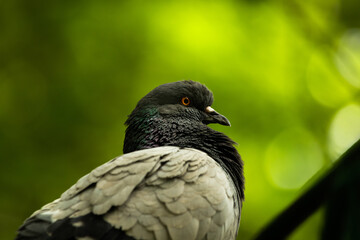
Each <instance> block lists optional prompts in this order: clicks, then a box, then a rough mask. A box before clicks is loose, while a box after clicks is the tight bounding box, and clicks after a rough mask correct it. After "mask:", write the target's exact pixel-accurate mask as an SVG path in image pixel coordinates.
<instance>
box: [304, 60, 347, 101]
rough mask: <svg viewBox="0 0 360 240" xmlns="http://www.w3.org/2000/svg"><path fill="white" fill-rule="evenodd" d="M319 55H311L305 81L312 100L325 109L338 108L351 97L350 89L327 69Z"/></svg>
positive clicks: (331, 69)
mask: <svg viewBox="0 0 360 240" xmlns="http://www.w3.org/2000/svg"><path fill="white" fill-rule="evenodd" d="M329 65H330V66H331V64H329V62H327V59H326V58H325V57H324V56H322V55H321V54H313V55H312V57H311V60H310V62H309V65H308V69H307V73H306V81H307V86H308V89H309V91H310V93H311V95H312V96H313V98H314V99H315V100H316V101H317V102H319V103H320V104H322V105H324V106H326V107H339V106H341V105H342V104H344V102H346V101H348V100H349V99H350V97H351V94H350V89H349V87H347V84H344V83H346V82H345V81H341V80H340V79H341V76H339V74H338V73H337V72H336V71H334V68H331V67H329Z"/></svg>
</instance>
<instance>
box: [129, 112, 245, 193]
mask: <svg viewBox="0 0 360 240" xmlns="http://www.w3.org/2000/svg"><path fill="white" fill-rule="evenodd" d="M126 124H128V128H127V129H126V135H125V141H124V153H128V152H132V151H136V150H140V149H147V148H153V147H160V146H178V147H184V148H185V147H188V148H195V149H198V150H201V151H203V152H206V153H207V154H208V155H209V156H210V157H211V158H213V159H214V160H215V161H217V162H218V163H219V164H220V165H221V166H222V167H223V168H224V169H225V170H226V172H227V173H228V174H229V175H230V177H231V178H232V180H233V181H234V184H235V186H236V188H237V189H238V192H239V198H240V199H243V197H244V177H243V162H242V160H241V158H240V155H239V153H238V152H237V150H236V149H235V147H234V146H233V145H234V142H233V141H232V140H231V139H230V138H229V137H227V136H226V135H225V134H223V133H221V132H217V131H215V130H213V129H211V128H209V127H208V126H207V125H205V124H203V123H201V122H196V121H193V120H188V119H179V118H163V117H161V116H160V115H159V114H157V112H156V111H151V110H148V111H143V112H140V113H133V114H131V115H130V117H129V119H128V120H127V122H126Z"/></svg>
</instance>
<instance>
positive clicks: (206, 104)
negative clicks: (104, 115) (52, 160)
mask: <svg viewBox="0 0 360 240" xmlns="http://www.w3.org/2000/svg"><path fill="white" fill-rule="evenodd" d="M212 103H213V94H212V92H211V91H210V90H209V89H208V88H207V87H206V86H205V85H203V84H201V83H199V82H195V81H190V80H185V81H178V82H171V83H166V84H163V85H160V86H158V87H156V88H155V89H153V90H152V91H150V92H149V93H148V94H147V95H146V96H145V97H143V98H142V99H141V100H140V101H139V102H138V103H137V105H136V107H135V109H134V110H133V111H132V112H131V114H130V115H129V116H128V119H127V121H126V122H125V124H126V125H127V129H126V133H125V141H124V147H123V152H124V154H123V155H122V156H119V157H117V158H114V159H112V160H110V161H109V162H106V163H105V164H103V165H101V166H99V167H97V168H95V169H94V170H93V171H91V172H90V173H89V174H87V175H85V176H83V177H82V178H80V179H79V180H78V181H77V183H76V184H74V185H73V186H72V187H70V188H69V189H68V190H67V191H65V192H64V193H63V194H62V195H61V197H60V198H59V199H56V200H55V201H53V202H51V203H49V204H47V205H45V206H43V207H42V208H41V209H40V210H38V211H36V212H34V213H33V214H32V215H31V216H30V217H29V218H28V219H26V220H25V222H24V224H23V225H22V226H21V227H20V228H19V230H18V233H17V236H16V238H15V239H16V240H35V239H36V240H45V239H51V240H75V239H77V240H120V239H122V240H125V239H127V240H129V239H157V240H159V239H164V240H165V239H174V240H180V239H181V240H184V239H186V240H192V239H194V240H195V239H235V238H236V237H237V233H238V228H239V224H240V215H241V209H242V202H243V200H244V176H243V161H242V159H241V157H240V155H239V153H238V151H237V150H236V148H235V147H234V145H235V142H234V141H233V140H231V139H230V138H229V137H228V136H226V135H225V134H223V133H221V132H218V131H215V130H213V129H212V128H210V127H209V126H208V124H210V123H218V124H221V125H225V126H230V122H229V120H228V119H227V118H226V117H224V116H223V115H221V114H219V113H218V112H216V111H215V110H214V109H213V108H212V107H211V105H212Z"/></svg>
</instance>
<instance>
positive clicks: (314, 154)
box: [265, 128, 323, 189]
mask: <svg viewBox="0 0 360 240" xmlns="http://www.w3.org/2000/svg"><path fill="white" fill-rule="evenodd" d="M322 166H323V153H322V151H321V148H320V146H319V144H318V142H317V141H316V140H315V138H314V137H313V136H312V135H311V134H310V133H309V132H308V131H307V130H305V129H302V128H294V129H288V130H285V131H284V132H282V133H280V134H279V135H278V136H277V137H276V138H275V139H274V140H273V141H272V142H271V143H270V145H269V146H268V148H267V150H266V153H265V169H266V174H267V177H268V178H269V180H270V182H271V183H273V184H274V186H276V187H279V188H284V189H296V188H299V187H301V186H302V185H303V184H304V183H305V182H306V181H307V180H308V179H309V178H310V177H311V176H313V175H314V174H315V173H316V172H317V171H318V170H319V169H320V168H321V167H322Z"/></svg>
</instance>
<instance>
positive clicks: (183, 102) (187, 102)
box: [181, 97, 190, 106]
mask: <svg viewBox="0 0 360 240" xmlns="http://www.w3.org/2000/svg"><path fill="white" fill-rule="evenodd" d="M181 103H182V104H183V105H184V106H188V105H189V104H190V99H189V98H188V97H183V98H182V99H181Z"/></svg>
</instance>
